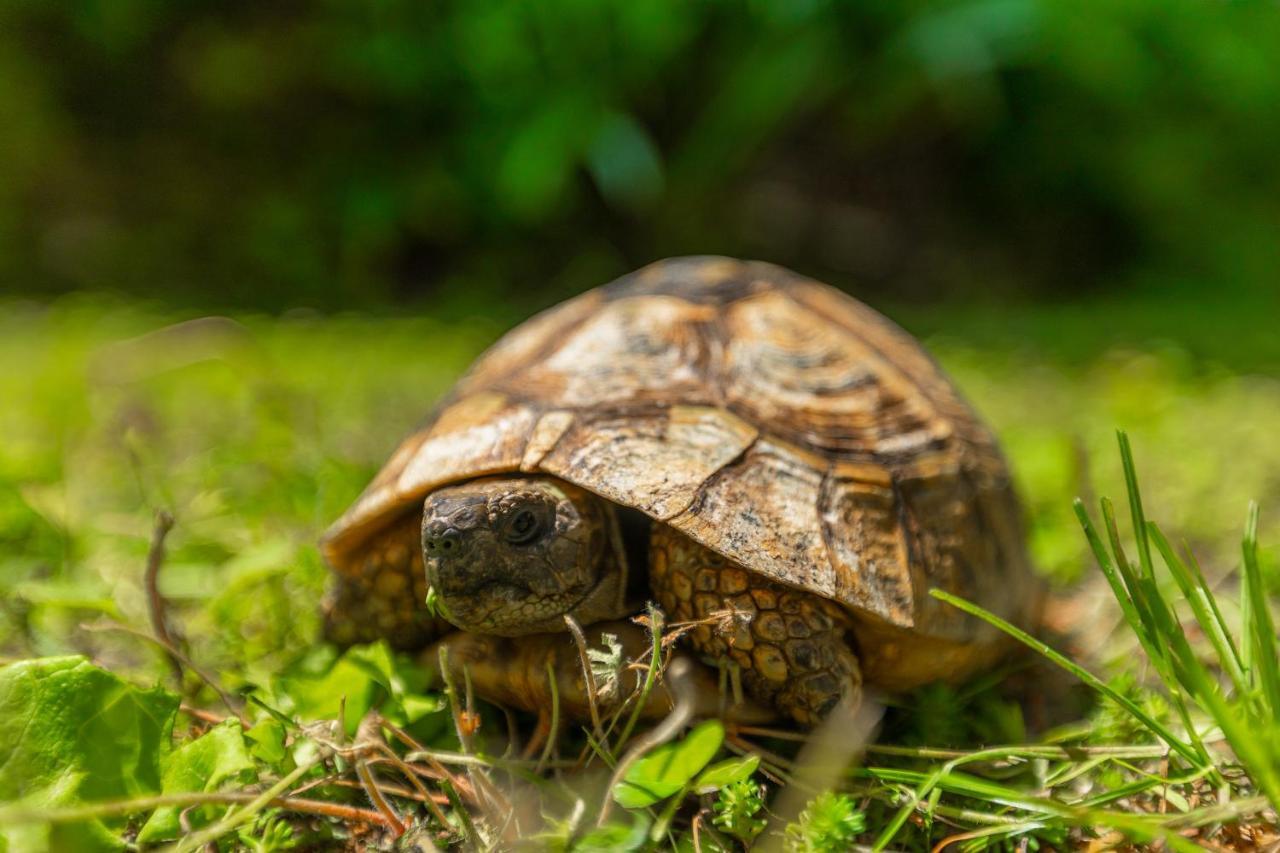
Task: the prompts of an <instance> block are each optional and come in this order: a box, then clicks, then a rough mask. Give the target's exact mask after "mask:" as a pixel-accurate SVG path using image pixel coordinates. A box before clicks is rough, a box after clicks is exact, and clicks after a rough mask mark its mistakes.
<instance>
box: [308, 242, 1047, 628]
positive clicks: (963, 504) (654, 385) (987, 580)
mask: <svg viewBox="0 0 1280 853" xmlns="http://www.w3.org/2000/svg"><path fill="white" fill-rule="evenodd" d="M516 471H523V472H529V473H537V472H542V473H546V474H551V475H554V476H556V477H560V478H562V479H565V480H568V481H569V482H572V483H576V484H577V485H579V486H582V487H584V488H586V489H589V490H590V491H593V492H595V493H596V494H599V495H601V496H603V497H605V498H608V499H609V500H612V501H615V502H617V503H619V504H624V505H626V506H629V507H634V508H636V509H639V510H642V511H643V512H645V513H646V514H648V515H649V516H651V517H653V518H654V519H657V520H659V521H662V522H665V523H667V524H669V525H671V526H672V527H674V528H676V529H678V530H680V531H683V532H684V533H685V534H687V535H688V536H690V537H692V538H693V539H695V540H697V541H698V542H701V543H702V544H704V545H706V546H708V547H710V548H713V549H715V550H716V551H719V552H720V553H722V554H724V555H725V556H726V557H729V558H730V559H733V560H736V561H737V562H739V563H741V564H742V565H744V566H746V567H747V568H750V569H753V570H755V571H758V572H760V573H762V574H764V575H766V576H768V577H770V578H773V579H774V580H777V581H779V582H782V583H785V584H790V585H793V586H796V587H800V588H803V589H806V590H810V591H812V592H816V593H818V594H820V595H823V596H827V597H829V598H831V599H834V600H836V601H838V602H840V603H842V604H844V605H846V606H848V607H849V608H851V609H852V610H853V611H854V612H855V613H857V614H859V615H860V616H862V617H863V618H864V619H867V620H869V622H870V623H871V624H876V623H880V624H886V623H887V626H894V627H897V628H906V629H913V630H915V631H917V632H919V633H920V634H923V635H928V636H933V637H938V638H942V639H948V640H965V639H967V638H968V637H970V636H973V633H974V631H975V630H976V628H975V623H974V622H973V621H970V620H968V619H966V618H962V617H961V615H960V614H959V612H958V611H955V610H954V609H952V608H950V607H948V606H947V605H944V604H941V603H940V602H937V601H936V600H934V599H933V598H931V597H930V596H929V595H928V593H927V591H928V588H929V587H931V586H937V587H941V588H943V589H946V590H950V591H953V592H955V593H957V594H959V595H962V596H964V597H966V598H969V599H971V600H976V601H978V602H979V603H981V604H982V605H983V606H985V607H987V608H988V609H991V610H994V611H995V612H997V613H1000V614H1003V615H1007V616H1010V617H1013V618H1017V617H1018V615H1019V613H1020V608H1022V607H1024V606H1025V600H1026V591H1027V587H1026V584H1027V583H1029V580H1028V578H1029V570H1028V567H1027V559H1026V555H1025V552H1024V550H1023V543H1022V533H1021V528H1020V519H1019V509H1018V504H1017V501H1016V499H1015V497H1014V494H1013V492H1012V489H1011V486H1010V483H1009V475H1008V471H1007V469H1006V466H1005V463H1004V460H1003V459H1002V458H1001V455H1000V453H999V450H998V449H997V447H996V445H995V442H994V440H993V438H992V436H991V434H990V433H989V432H988V430H987V429H986V428H985V427H984V426H983V425H982V424H981V423H980V422H979V420H978V418H977V417H976V416H975V414H974V413H973V411H972V410H971V409H970V408H969V406H968V405H967V404H966V403H965V402H964V401H963V400H962V399H961V398H960V396H959V395H958V394H957V393H956V391H955V389H954V388H953V387H952V385H951V383H950V382H949V381H948V380H947V378H946V377H945V376H944V375H943V374H942V373H941V371H940V370H939V369H938V367H937V366H936V365H935V364H934V362H933V361H932V360H931V359H930V357H929V356H928V355H927V354H926V353H925V352H924V350H923V349H921V347H920V345H919V344H918V343H917V342H916V341H915V340H914V339H913V338H911V336H909V335H908V334H907V333H906V332H904V331H902V330H901V329H899V328H898V327H896V326H894V325H893V324H892V323H890V322H889V321H888V320H886V319H885V318H884V317H882V316H881V315H879V314H877V313H876V312H875V311H872V310H871V309H870V308H868V307H866V306H865V305H863V304H862V303H860V302H858V301H857V300H855V299H853V298H851V297H849V296H846V295H845V294H843V293H841V292H839V291H837V290H835V289H833V288H831V287H828V286H826V285H823V284H819V283H818V282H815V281H812V280H809V279H806V278H803V277H801V276H798V275H796V274H794V273H791V272H788V271H786V270H783V269H781V268H779V267H776V266H772V265H769V264H764V263H757V262H742V261H736V260H730V259H727V258H683V259H675V260H669V261H662V262H659V263H656V264H653V265H651V266H648V267H645V268H644V269H642V270H640V271H638V272H635V273H632V274H631V275H628V276H625V277H623V278H621V279H619V280H617V281H615V282H613V283H612V284H609V285H606V286H605V287H601V288H597V289H596V290H592V291H589V292H587V293H584V294H582V295H581V296H578V297H577V298H574V299H571V300H569V301H568V302H565V303H563V304H561V305H559V306H557V307H555V308H552V309H550V310H548V311H546V312H544V313H542V314H539V315H537V316H536V317H534V318H532V319H531V320H529V321H527V322H526V323H524V324H522V325H521V326H519V327H517V328H516V329H514V330H512V331H511V332H509V333H508V334H507V335H506V336H505V337H503V338H502V339H501V340H500V341H498V343H497V344H495V345H494V346H493V347H492V348H491V349H489V351H488V352H486V353H485V354H484V355H483V356H482V357H481V358H480V359H479V360H478V361H477V362H476V363H475V365H474V366H473V367H472V369H471V371H470V372H469V373H468V374H467V375H466V376H465V377H464V378H463V379H462V380H461V381H460V382H459V383H458V385H457V387H456V388H455V389H454V391H453V393H452V394H451V395H450V397H449V398H448V399H447V400H446V401H445V402H444V403H443V404H442V406H441V407H440V408H439V409H438V411H437V413H436V414H435V416H434V417H433V418H432V419H431V421H430V422H429V423H428V424H427V425H426V426H425V427H423V428H422V429H421V430H420V431H418V432H417V433H415V434H414V435H412V436H410V437H409V438H408V439H407V440H406V441H405V442H404V443H403V444H401V445H400V448H399V449H398V450H397V451H396V452H395V454H394V455H393V456H392V457H391V460H390V461H389V462H388V463H387V465H386V467H385V468H383V470H382V472H381V473H380V474H379V475H378V476H377V478H376V479H375V480H374V481H373V483H372V484H370V486H369V487H368V489H367V490H366V491H365V493H364V495H363V496H361V497H360V499H359V500H358V501H356V503H355V504H354V505H353V506H352V507H351V509H350V510H348V511H347V513H346V514H345V515H344V516H343V517H342V518H341V519H339V520H338V521H337V522H336V523H335V524H334V525H333V527H332V528H331V529H330V531H329V533H328V534H327V536H326V539H325V541H324V546H323V547H324V551H325V554H326V557H327V558H328V559H329V561H330V563H331V564H332V565H333V566H334V567H335V569H337V570H338V571H344V570H351V567H352V566H353V565H354V563H355V561H356V559H357V558H358V555H359V552H360V548H361V544H362V543H363V542H364V541H365V539H366V538H367V537H368V536H369V534H370V533H371V532H372V531H374V530H376V529H379V528H381V527H382V526H383V525H386V524H389V523H392V522H393V521H394V520H395V519H397V518H398V517H399V516H400V515H401V514H402V513H404V512H407V511H410V510H412V509H417V508H418V507H419V506H420V503H421V501H422V500H423V498H424V496H425V495H426V494H427V493H428V492H430V491H431V490H433V489H435V488H437V487H439V486H442V485H444V484H447V483H452V482H455V481H458V480H463V479H468V478H472V477H478V476H482V475H486V474H495V473H503V472H516Z"/></svg>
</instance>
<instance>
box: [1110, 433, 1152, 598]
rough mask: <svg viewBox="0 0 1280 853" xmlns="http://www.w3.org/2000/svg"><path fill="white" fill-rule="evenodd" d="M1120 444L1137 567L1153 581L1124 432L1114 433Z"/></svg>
mask: <svg viewBox="0 0 1280 853" xmlns="http://www.w3.org/2000/svg"><path fill="white" fill-rule="evenodd" d="M1116 440H1117V441H1118V442H1119V444H1120V464H1121V465H1122V466H1123V467H1124V484H1125V490H1126V491H1127V492H1128V493H1129V514H1130V515H1131V516H1132V518H1133V538H1134V540H1135V541H1136V542H1137V544H1138V565H1139V566H1140V567H1141V568H1142V574H1143V576H1144V577H1145V578H1147V579H1148V580H1151V581H1154V580H1155V569H1154V567H1153V565H1152V562H1151V543H1150V542H1148V541H1147V517H1146V515H1145V514H1144V513H1143V511H1142V494H1141V492H1140V491H1139V489H1138V473H1137V469H1136V467H1135V466H1134V464H1133V448H1132V447H1130V445H1129V436H1128V434H1126V433H1125V431H1124V430H1118V431H1117V432H1116Z"/></svg>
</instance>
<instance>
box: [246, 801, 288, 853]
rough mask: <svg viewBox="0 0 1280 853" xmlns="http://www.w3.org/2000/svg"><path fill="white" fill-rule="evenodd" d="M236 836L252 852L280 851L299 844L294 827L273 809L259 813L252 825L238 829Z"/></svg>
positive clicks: (273, 852)
mask: <svg viewBox="0 0 1280 853" xmlns="http://www.w3.org/2000/svg"><path fill="white" fill-rule="evenodd" d="M236 837H237V838H238V839H239V840H240V843H241V844H243V845H244V846H245V847H246V848H247V849H248V850H249V851H251V853H278V851H281V850H292V849H294V848H295V847H297V845H298V840H297V839H296V838H294V837H293V827H291V826H290V825H289V824H288V823H287V822H285V821H284V820H281V819H280V817H279V816H278V815H277V814H275V813H274V812H271V811H267V812H263V813H262V814H260V815H258V817H257V819H256V820H255V821H254V822H253V824H252V825H251V826H249V827H247V828H244V829H240V830H239V831H237V833H236Z"/></svg>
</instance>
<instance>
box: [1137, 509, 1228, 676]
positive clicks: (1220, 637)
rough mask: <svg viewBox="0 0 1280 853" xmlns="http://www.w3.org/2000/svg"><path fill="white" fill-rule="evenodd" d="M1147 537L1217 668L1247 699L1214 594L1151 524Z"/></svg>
mask: <svg viewBox="0 0 1280 853" xmlns="http://www.w3.org/2000/svg"><path fill="white" fill-rule="evenodd" d="M1147 534H1148V535H1149V536H1150V537H1151V541H1153V542H1154V543H1155V545H1156V550H1157V551H1159V552H1160V556H1161V557H1162V558H1163V559H1164V563H1165V565H1166V566H1167V567H1168V568H1169V573H1170V574H1171V575H1173V580H1174V582H1175V583H1177V585H1178V589H1180V590H1182V595H1183V597H1185V598H1186V600H1187V604H1188V605H1190V607H1191V612H1192V613H1193V614H1195V617H1196V622H1198V623H1199V624H1200V628H1201V630H1203V631H1204V633H1205V636H1207V637H1208V638H1209V642H1210V643H1211V644H1212V645H1213V650H1214V652H1216V653H1217V656H1218V664H1219V666H1221V667H1222V668H1223V671H1224V672H1226V673H1227V676H1228V677H1229V678H1230V679H1231V683H1232V684H1234V685H1235V688H1236V692H1237V693H1239V694H1240V695H1241V696H1248V694H1249V686H1248V684H1247V682H1246V680H1245V676H1244V671H1243V670H1242V669H1241V668H1240V658H1239V656H1238V655H1237V653H1236V650H1235V646H1234V644H1233V642H1232V640H1231V636H1230V634H1229V633H1228V632H1227V626H1226V625H1224V624H1222V622H1221V614H1220V613H1218V612H1217V607H1216V605H1213V604H1211V603H1210V602H1211V600H1212V599H1213V593H1212V592H1211V591H1210V590H1209V588H1208V587H1207V586H1206V585H1205V583H1204V577H1203V575H1201V574H1200V573H1199V572H1198V571H1197V572H1195V573H1194V574H1193V573H1192V571H1191V569H1189V568H1188V567H1187V564H1186V563H1185V562H1183V560H1182V559H1181V558H1180V557H1179V556H1178V555H1177V554H1176V553H1175V552H1174V550H1173V546H1171V545H1170V544H1169V540H1168V539H1166V538H1165V535H1164V534H1163V533H1161V532H1160V528H1159V527H1157V526H1156V524H1155V523H1154V522H1151V521H1148V522H1147Z"/></svg>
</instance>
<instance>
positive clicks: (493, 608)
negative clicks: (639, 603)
mask: <svg viewBox="0 0 1280 853" xmlns="http://www.w3.org/2000/svg"><path fill="white" fill-rule="evenodd" d="M610 510H611V507H610V506H609V505H608V504H607V503H606V502H605V501H603V500H602V499H600V498H598V497H596V496H595V495H593V494H591V493H590V492H587V491H584V490H583V489H580V488H577V487H576V486H572V485H569V484H568V483H564V482H561V481H559V480H555V479H552V478H549V477H486V478H483V479H479V480H472V481H470V482H467V483H462V484H461V485H456V486H448V487H446V488H442V489H437V490H436V491H434V492H432V493H431V494H429V495H428V496H427V499H426V504H425V506H424V511H423V516H422V550H423V557H424V563H425V565H426V571H427V582H428V583H429V584H430V585H431V587H432V589H433V590H434V591H435V593H436V595H437V596H438V601H439V603H440V604H441V605H442V606H441V611H442V614H443V615H444V616H445V618H447V619H448V620H449V621H450V622H452V623H453V624H454V625H457V626H458V627H459V628H462V629H464V630H468V631H475V632H477V633H481V634H497V635H500V636H508V637H510V636H518V635H521V634H533V633H541V632H547V631H563V630H565V623H564V616H565V615H566V614H568V615H570V616H573V617H574V619H576V620H578V622H579V623H581V624H590V623H592V622H596V621H599V620H600V619H605V618H614V617H617V616H621V615H623V597H624V595H625V589H626V577H625V569H624V568H623V566H625V558H623V557H621V556H620V555H617V554H615V553H614V548H613V546H612V541H613V537H612V536H611V526H612V524H613V519H612V516H611V512H610Z"/></svg>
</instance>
